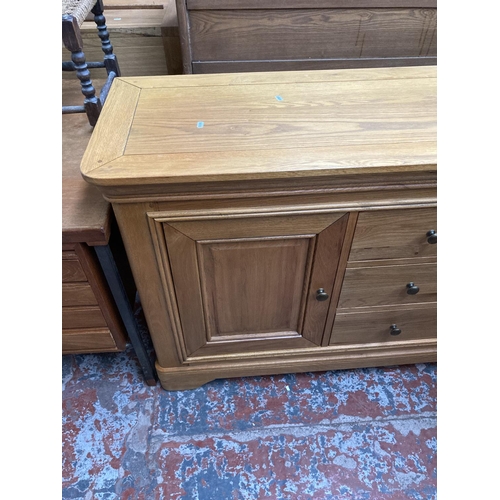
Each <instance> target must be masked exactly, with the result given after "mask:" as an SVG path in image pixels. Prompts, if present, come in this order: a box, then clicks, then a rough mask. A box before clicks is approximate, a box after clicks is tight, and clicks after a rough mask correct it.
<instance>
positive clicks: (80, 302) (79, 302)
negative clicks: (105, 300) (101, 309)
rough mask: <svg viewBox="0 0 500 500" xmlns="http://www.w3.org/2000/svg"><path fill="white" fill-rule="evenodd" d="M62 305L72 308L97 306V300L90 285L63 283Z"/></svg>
mask: <svg viewBox="0 0 500 500" xmlns="http://www.w3.org/2000/svg"><path fill="white" fill-rule="evenodd" d="M62 305H63V307H71V306H96V305H97V299H96V296H95V295H94V292H93V291H92V288H91V286H90V285H89V284H88V283H63V285H62Z"/></svg>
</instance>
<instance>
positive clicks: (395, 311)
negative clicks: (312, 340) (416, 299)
mask: <svg viewBox="0 0 500 500" xmlns="http://www.w3.org/2000/svg"><path fill="white" fill-rule="evenodd" d="M417 306H418V307H417ZM393 324H396V325H397V327H398V328H399V329H401V333H400V334H399V335H397V336H393V335H391V334H390V327H391V325H393ZM436 335H437V319H436V304H435V303H434V304H417V305H416V306H413V307H409V306H405V307H403V308H395V307H394V306H392V307H387V308H377V309H368V310H364V311H363V310H361V311H360V310H356V311H355V312H352V311H351V312H347V311H346V312H340V311H339V312H337V315H336V317H335V323H334V325H333V333H332V338H331V342H330V344H331V345H337V344H355V343H360V344H363V345H367V344H371V343H376V344H380V343H386V342H407V341H413V340H421V339H431V338H436Z"/></svg>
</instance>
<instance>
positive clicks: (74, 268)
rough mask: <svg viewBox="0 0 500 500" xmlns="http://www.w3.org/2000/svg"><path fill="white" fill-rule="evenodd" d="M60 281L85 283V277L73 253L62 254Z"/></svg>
mask: <svg viewBox="0 0 500 500" xmlns="http://www.w3.org/2000/svg"><path fill="white" fill-rule="evenodd" d="M62 281H63V283H68V282H74V281H87V275H86V274H85V271H84V270H83V268H82V265H81V264H80V261H79V260H78V256H77V255H76V254H75V253H74V252H63V253H62Z"/></svg>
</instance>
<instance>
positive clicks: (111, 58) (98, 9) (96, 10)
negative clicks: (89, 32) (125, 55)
mask: <svg viewBox="0 0 500 500" xmlns="http://www.w3.org/2000/svg"><path fill="white" fill-rule="evenodd" d="M103 11H104V6H103V3H102V0H97V2H96V4H95V5H94V7H93V9H92V14H94V21H95V23H96V25H97V30H98V35H99V38H100V39H101V48H102V51H103V52H104V65H105V67H106V71H107V72H108V75H109V73H110V72H111V71H113V72H114V73H116V76H120V75H121V73H120V68H119V66H118V59H117V58H116V55H115V54H113V46H112V45H111V42H110V41H109V32H108V28H107V26H106V18H105V17H104V14H103Z"/></svg>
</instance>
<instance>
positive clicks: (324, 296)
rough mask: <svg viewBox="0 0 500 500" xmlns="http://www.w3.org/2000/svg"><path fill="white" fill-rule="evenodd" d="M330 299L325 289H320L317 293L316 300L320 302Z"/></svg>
mask: <svg viewBox="0 0 500 500" xmlns="http://www.w3.org/2000/svg"><path fill="white" fill-rule="evenodd" d="M327 298H328V294H327V293H326V292H325V289H324V288H318V290H317V291H316V300H319V301H320V302H321V301H323V300H326V299H327Z"/></svg>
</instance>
